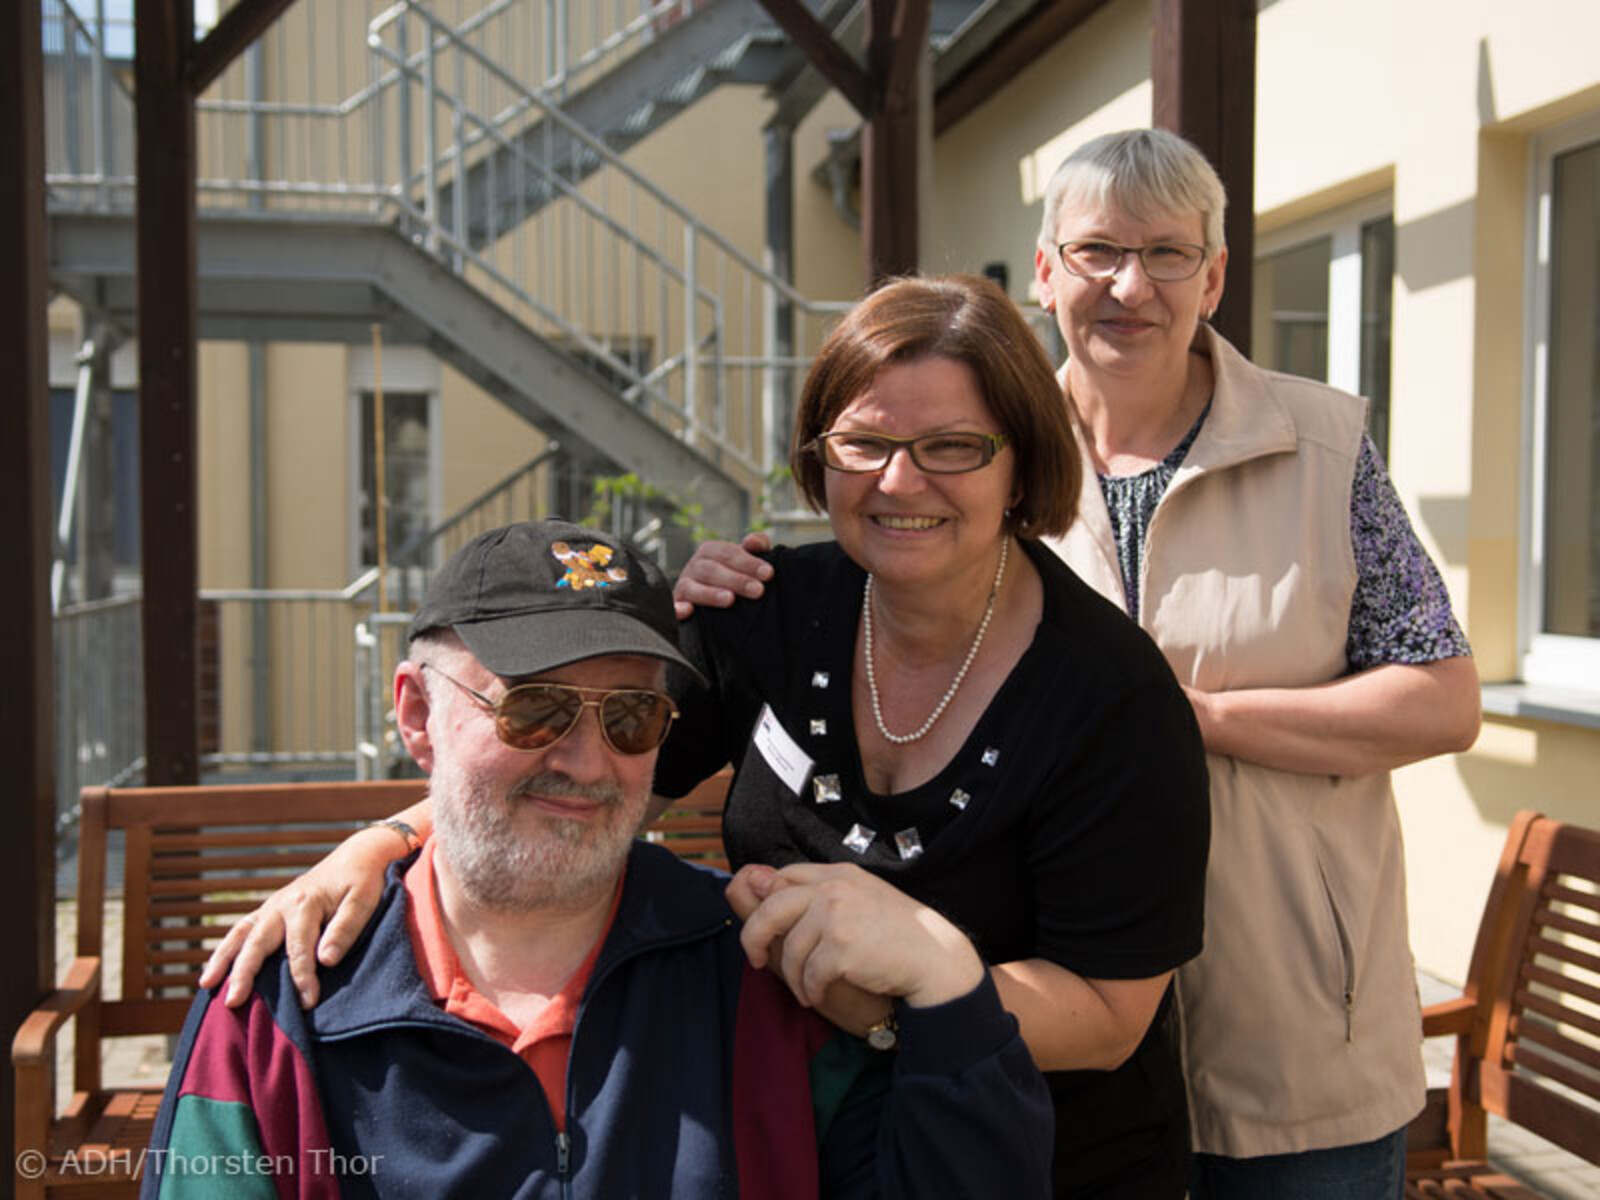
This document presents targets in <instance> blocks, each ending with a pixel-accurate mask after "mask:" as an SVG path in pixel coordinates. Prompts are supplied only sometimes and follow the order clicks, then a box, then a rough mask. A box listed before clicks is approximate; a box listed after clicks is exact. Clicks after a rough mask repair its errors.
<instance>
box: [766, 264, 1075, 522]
mask: <svg viewBox="0 0 1600 1200" xmlns="http://www.w3.org/2000/svg"><path fill="white" fill-rule="evenodd" d="M921 358H949V359H954V360H955V361H956V362H960V363H965V364H966V365H967V367H968V368H970V369H971V371H972V373H973V375H975V376H976V377H977V380H978V386H979V388H980V389H981V390H982V393H983V401H984V403H985V404H986V405H987V406H988V408H989V412H990V413H992V414H993V416H994V418H995V420H996V421H997V422H999V425H1000V428H1001V431H1002V432H1003V433H1005V435H1006V439H1007V448H1008V449H1009V450H1010V452H1011V453H1012V454H1014V455H1016V486H1017V491H1018V493H1019V494H1020V497H1021V498H1020V499H1019V500H1018V502H1017V503H1016V504H1014V505H1013V506H1012V507H1011V510H1010V516H1009V518H1008V519H1007V521H1006V530H1007V532H1009V533H1015V534H1016V535H1017V536H1018V537H1027V538H1039V537H1045V536H1048V535H1055V534H1063V533H1065V532H1066V531H1067V529H1068V527H1069V526H1071V524H1072V521H1073V518H1074V517H1075V516H1076V515H1077V512H1078V488H1079V486H1080V484H1081V482H1082V473H1083V468H1082V466H1081V464H1080V460H1079V458H1078V446H1077V442H1076V440H1075V439H1074V437H1073V433H1072V422H1071V419H1070V418H1069V417H1068V416H1067V404H1066V400H1065V399H1064V397H1063V396H1062V394H1061V385H1060V384H1059V383H1057V382H1056V377H1055V373H1054V372H1053V371H1051V369H1050V362H1049V360H1048V359H1046V358H1045V356H1044V350H1043V348H1042V347H1041V346H1040V345H1039V340H1038V339H1037V338H1036V337H1034V335H1033V331H1032V330H1031V329H1029V328H1028V325H1027V322H1025V321H1024V320H1023V319H1022V314H1021V313H1019V312H1018V311H1017V308H1016V305H1014V304H1012V303H1011V300H1010V299H1009V298H1008V297H1007V296H1006V294H1005V293H1004V292H1002V291H1001V290H1000V289H999V288H998V287H997V286H995V284H994V283H992V282H991V281H989V280H987V279H980V278H978V277H976V276H973V275H938V276H933V277H930V278H921V277H917V276H911V277H907V278H902V279H894V280H891V281H889V282H888V283H886V284H884V285H883V286H882V287H880V288H879V289H878V290H877V291H875V292H873V293H872V294H871V295H869V296H868V297H867V298H866V299H864V300H862V301H861V303H860V304H857V305H856V306H855V307H854V308H853V309H851V310H850V312H849V313H848V314H847V315H846V316H845V318H844V320H843V321H842V322H840V324H839V325H838V327H837V328H835V329H834V331H833V332H832V333H831V334H829V335H828V340H827V341H826V342H824V343H823V344H822V349H821V350H820V351H818V353H817V359H816V362H814V363H813V364H812V366H811V372H810V374H808V375H807V376H806V383H805V388H804V390H803V391H802V392H801V394H800V410H799V412H797V413H796V414H795V423H794V444H793V449H792V451H791V453H790V458H789V462H790V465H791V466H792V467H793V469H794V477H795V481H796V483H797V484H798V485H799V487H800V494H801V495H802V496H804V497H805V498H806V501H807V502H808V503H809V504H810V505H811V507H812V508H814V509H816V510H817V511H818V512H825V511H827V502H826V499H825V492H824V486H823V480H824V479H825V478H826V471H827V468H826V467H824V466H823V463H822V458H821V456H820V455H818V454H817V453H815V452H814V450H813V449H812V448H811V447H812V444H813V442H814V441H815V440H816V438H817V437H818V436H819V435H821V434H823V433H826V432H827V431H828V430H829V429H830V428H831V427H832V425H833V422H834V421H835V420H836V419H837V418H838V416H839V414H840V412H842V411H843V410H844V408H845V406H846V405H848V404H850V403H851V402H852V401H853V400H855V399H856V398H857V397H858V396H860V395H861V394H862V393H863V392H865V391H866V390H867V389H868V388H869V387H871V386H872V381H873V380H874V379H876V378H877V376H878V372H880V371H882V370H883V369H884V368H885V367H887V366H889V365H890V364H893V363H906V362H911V361H914V360H916V359H921Z"/></svg>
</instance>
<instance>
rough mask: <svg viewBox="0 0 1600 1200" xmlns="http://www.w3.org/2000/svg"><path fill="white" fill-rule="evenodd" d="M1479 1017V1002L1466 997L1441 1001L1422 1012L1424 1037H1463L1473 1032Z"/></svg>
mask: <svg viewBox="0 0 1600 1200" xmlns="http://www.w3.org/2000/svg"><path fill="white" fill-rule="evenodd" d="M1477 1015H1478V1002H1477V1001H1476V1000H1472V999H1469V998H1468V997H1466V996H1457V997H1456V998H1455V999H1453V1000H1441V1001H1440V1002H1439V1003H1438V1004H1430V1005H1428V1006H1427V1007H1426V1008H1424V1009H1423V1010H1422V1036H1423V1037H1425V1038H1430V1037H1443V1036H1444V1035H1446V1034H1455V1035H1456V1036H1458V1037H1459V1036H1463V1035H1465V1034H1468V1033H1471V1032H1472V1022H1473V1020H1474V1019H1475V1018H1476V1017H1477Z"/></svg>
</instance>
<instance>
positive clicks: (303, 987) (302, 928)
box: [200, 828, 403, 1008]
mask: <svg viewBox="0 0 1600 1200" xmlns="http://www.w3.org/2000/svg"><path fill="white" fill-rule="evenodd" d="M397 846H403V843H401V842H400V841H399V839H398V838H397V837H396V836H395V834H394V833H393V832H390V831H388V830H383V829H378V828H369V829H363V830H358V831H357V832H355V833H353V834H351V835H350V836H349V837H348V838H346V839H345V840H344V841H343V842H341V843H340V844H339V845H338V846H337V847H335V848H334V850H333V851H332V852H331V853H330V854H329V855H328V856H327V857H326V858H324V859H323V860H322V861H321V862H319V863H318V864H317V865H316V866H314V867H312V868H311V870H309V871H307V872H306V873H305V874H304V875H302V876H300V878H298V879H296V880H295V881H294V882H292V883H289V884H286V885H284V886H283V887H281V888H279V889H278V890H277V891H276V892H274V893H272V895H270V896H268V897H267V898H266V899H265V900H263V901H262V902H261V906H260V907H259V908H257V909H256V910H255V911H254V912H253V913H248V914H246V915H245V916H243V917H241V918H240V919H239V920H238V921H237V922H235V924H234V926H233V928H232V929H230V930H228V932H227V935H226V936H225V937H223V939H222V942H221V944H219V945H218V946H217V948H216V949H215V950H213V951H212V952H211V957H210V958H209V959H208V960H207V961H206V965H205V970H203V971H202V972H201V973H200V986H202V987H211V988H214V987H217V986H218V985H220V984H221V983H222V982H223V980H227V988H226V989H225V990H224V992H223V996H222V1000H223V1003H225V1004H227V1005H228V1006H229V1007H230V1008H237V1007H238V1006H239V1005H241V1004H243V1003H244V1002H245V1000H246V999H247V998H248V997H249V995H250V989H251V986H252V985H253V984H254V983H255V979H256V976H257V974H259V973H260V971H261V964H262V963H264V962H265V961H266V960H267V957H268V956H269V955H271V954H272V953H273V952H274V951H275V950H277V949H278V948H279V947H280V946H282V947H283V948H284V953H285V955H286V956H287V957H288V959H289V974H290V976H291V977H292V978H293V980H294V986H295V991H297V992H299V994H300V1003H301V1004H302V1005H303V1006H305V1007H306V1008H311V1007H312V1006H313V1005H315V1004H316V1002H317V997H318V994H319V991H320V988H319V985H318V983H317V967H318V965H319V964H320V965H322V966H324V967H331V966H333V965H334V964H335V963H337V962H338V961H339V960H340V959H342V958H343V957H344V955H345V952H346V951H347V950H349V949H350V947H351V946H352V945H353V944H354V943H355V940H356V938H357V937H358V936H359V935H360V933H361V931H362V929H364V928H365V927H366V924H367V921H368V920H369V919H371V917H372V913H373V911H374V910H375V909H376V908H377V907H378V900H379V898H380V897H381V896H382V895H383V874H384V871H385V869H386V868H387V867H388V865H389V863H390V862H392V861H394V859H395V858H396V857H397V856H396V854H395V849H396V847H397ZM324 923H326V925H327V928H326V929H324V928H323V925H324ZM230 964H231V969H230Z"/></svg>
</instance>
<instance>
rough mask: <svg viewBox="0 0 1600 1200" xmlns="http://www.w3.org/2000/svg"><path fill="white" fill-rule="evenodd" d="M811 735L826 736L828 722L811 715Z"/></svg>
mask: <svg viewBox="0 0 1600 1200" xmlns="http://www.w3.org/2000/svg"><path fill="white" fill-rule="evenodd" d="M811 736H812V737H827V736H828V723H827V721H825V720H823V719H822V718H821V717H812V718H811Z"/></svg>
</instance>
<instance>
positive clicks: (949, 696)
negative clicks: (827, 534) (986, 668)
mask: <svg viewBox="0 0 1600 1200" xmlns="http://www.w3.org/2000/svg"><path fill="white" fill-rule="evenodd" d="M1010 547H1011V539H1010V538H1009V537H1004V538H1001V540H1000V567H999V569H998V570H996V571H995V573H994V586H993V587H991V588H990V589H989V603H988V604H986V605H985V606H984V609H983V620H982V621H980V622H978V632H977V634H976V636H974V637H973V639H972V646H971V648H970V649H968V651H967V657H966V658H965V659H963V660H962V662H961V669H960V670H959V671H957V672H956V677H955V678H954V679H953V680H951V681H950V687H949V688H948V689H947V690H946V691H945V694H944V696H943V698H941V699H940V701H939V703H938V704H937V705H935V706H934V709H933V711H932V712H931V713H929V714H928V719H927V720H926V721H924V722H923V723H922V727H921V728H920V729H918V730H917V731H916V732H915V733H904V734H901V733H890V732H889V727H888V726H887V725H885V724H884V723H883V705H882V704H881V703H880V701H879V700H878V675H877V672H876V671H875V670H874V669H873V666H872V572H870V571H869V572H867V587H866V591H865V592H863V593H862V596H861V642H862V650H863V652H864V653H865V654H866V659H867V691H868V693H869V694H870V695H871V696H872V719H873V720H874V721H876V722H877V723H878V732H879V733H881V734H883V737H884V740H885V741H888V742H893V743H894V744H895V745H896V746H904V745H906V744H907V743H908V742H914V741H917V740H918V739H919V738H922V737H926V736H927V733H928V730H930V729H932V728H933V724H934V722H935V721H937V720H938V719H939V718H940V717H941V716H943V715H944V710H945V709H946V708H948V707H949V706H950V701H952V700H954V699H955V698H956V691H957V690H958V689H959V688H960V687H961V681H962V680H963V679H965V678H966V677H967V669H968V668H969V667H971V666H972V660H973V659H975V658H977V657H978V647H979V646H981V645H983V635H984V634H986V633H988V632H989V620H990V618H992V617H993V616H994V602H995V599H996V598H997V597H998V596H999V595H1000V584H1001V582H1002V581H1004V579H1005V577H1006V552H1007V550H1009V549H1010Z"/></svg>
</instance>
